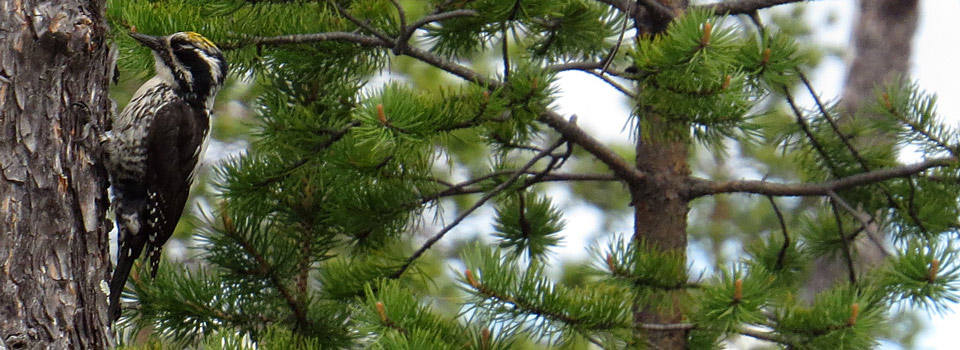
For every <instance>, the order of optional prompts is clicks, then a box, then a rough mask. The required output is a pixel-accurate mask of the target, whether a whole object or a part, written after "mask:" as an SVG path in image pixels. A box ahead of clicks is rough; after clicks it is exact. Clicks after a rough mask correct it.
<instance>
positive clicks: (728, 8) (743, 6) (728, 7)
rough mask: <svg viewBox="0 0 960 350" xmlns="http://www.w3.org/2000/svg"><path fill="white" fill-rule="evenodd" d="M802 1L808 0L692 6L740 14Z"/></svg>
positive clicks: (732, 0) (736, 1)
mask: <svg viewBox="0 0 960 350" xmlns="http://www.w3.org/2000/svg"><path fill="white" fill-rule="evenodd" d="M804 1H808V0H729V1H724V2H718V3H715V4H707V5H700V6H694V8H708V9H710V10H713V13H714V14H716V15H717V16H723V15H741V14H748V13H750V12H753V11H756V10H760V9H765V8H768V7H774V6H777V5H784V4H790V3H795V2H804Z"/></svg>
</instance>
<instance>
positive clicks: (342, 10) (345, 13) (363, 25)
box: [328, 1, 396, 46]
mask: <svg viewBox="0 0 960 350" xmlns="http://www.w3.org/2000/svg"><path fill="white" fill-rule="evenodd" d="M328 2H329V3H331V4H333V6H334V7H335V8H336V9H337V13H339V14H340V15H341V16H343V17H346V18H347V19H348V20H350V22H353V23H354V24H356V25H357V26H359V27H360V28H363V29H364V30H366V31H368V32H370V34H373V36H375V37H377V38H379V39H380V40H383V41H384V42H387V43H390V46H395V45H396V40H394V39H393V38H391V37H390V36H389V35H387V34H386V33H384V32H382V31H380V30H379V29H377V28H374V27H373V26H372V25H370V23H367V22H366V21H363V20H361V19H359V18H356V17H354V16H353V15H351V14H350V12H348V11H347V9H345V8H343V6H341V5H340V4H339V3H337V2H336V1H328Z"/></svg>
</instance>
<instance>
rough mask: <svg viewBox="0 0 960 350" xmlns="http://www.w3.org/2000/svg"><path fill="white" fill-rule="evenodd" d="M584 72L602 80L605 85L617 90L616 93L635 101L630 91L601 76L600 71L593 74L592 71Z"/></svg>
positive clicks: (601, 72)
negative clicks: (618, 92)
mask: <svg viewBox="0 0 960 350" xmlns="http://www.w3.org/2000/svg"><path fill="white" fill-rule="evenodd" d="M584 72H587V73H590V74H593V75H594V76H596V77H597V78H600V80H603V81H604V82H605V83H607V84H608V85H610V86H612V87H613V88H614V89H617V91H620V93H622V94H624V95H626V96H627V97H629V98H631V99H636V98H637V94H634V93H633V92H632V91H630V90H629V89H627V88H626V87H624V86H623V85H620V84H618V83H617V82H615V81H613V79H610V77H607V76H605V75H603V71H602V70H601V71H600V72H595V71H592V70H587V71H584Z"/></svg>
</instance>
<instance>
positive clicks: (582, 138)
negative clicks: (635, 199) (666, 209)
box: [539, 111, 646, 184]
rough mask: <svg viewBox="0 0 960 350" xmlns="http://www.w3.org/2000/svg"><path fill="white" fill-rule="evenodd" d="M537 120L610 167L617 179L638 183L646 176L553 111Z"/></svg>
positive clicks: (545, 113)
mask: <svg viewBox="0 0 960 350" xmlns="http://www.w3.org/2000/svg"><path fill="white" fill-rule="evenodd" d="M539 120H540V121H541V122H543V123H545V124H547V125H548V126H550V127H551V128H553V129H554V130H556V131H557V132H559V133H560V135H563V137H564V138H565V139H567V140H570V141H572V142H573V143H575V144H577V145H580V147H582V148H583V149H585V150H586V151H587V152H590V154H592V155H593V156H594V157H596V158H597V159H598V160H600V161H601V162H603V163H604V164H606V165H607V166H608V167H610V170H612V171H613V173H614V174H615V175H617V177H618V178H620V179H622V180H623V181H626V182H628V183H631V184H633V183H639V182H640V181H641V180H642V179H643V178H644V177H646V174H645V173H644V172H642V171H640V170H637V169H636V168H635V167H633V166H631V165H630V164H629V163H627V161H626V160H624V159H623V158H622V157H620V155H618V154H616V153H614V152H613V150H611V149H610V148H607V147H606V146H604V145H603V144H602V143H601V142H600V141H598V140H597V139H595V138H594V137H593V136H590V134H587V132H586V131H584V130H583V129H581V128H580V127H578V126H577V125H576V124H574V123H571V122H568V121H566V120H564V119H563V117H561V116H560V115H559V114H557V113H556V112H554V111H547V112H544V113H543V114H541V115H540V118H539Z"/></svg>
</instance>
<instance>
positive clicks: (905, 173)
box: [687, 157, 957, 198]
mask: <svg viewBox="0 0 960 350" xmlns="http://www.w3.org/2000/svg"><path fill="white" fill-rule="evenodd" d="M954 165H957V159H956V158H953V157H945V158H933V159H927V160H925V161H922V162H919V163H913V164H908V165H903V166H898V167H892V168H884V169H879V170H874V171H868V172H863V173H860V174H856V175H851V176H847V177H843V178H840V179H836V180H830V181H824V182H820V183H772V182H766V181H756V180H739V181H710V180H702V179H691V180H690V181H689V182H688V184H687V197H688V198H697V197H701V196H706V195H713V194H720V193H753V194H762V195H768V196H785V197H793V196H828V195H829V192H830V191H839V190H844V189H848V188H852V187H857V186H863V185H870V184H875V183H879V182H882V181H886V180H890V179H894V178H901V177H909V176H912V175H915V174H917V173H920V172H922V171H924V170H927V169H930V168H938V167H947V166H954Z"/></svg>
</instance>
